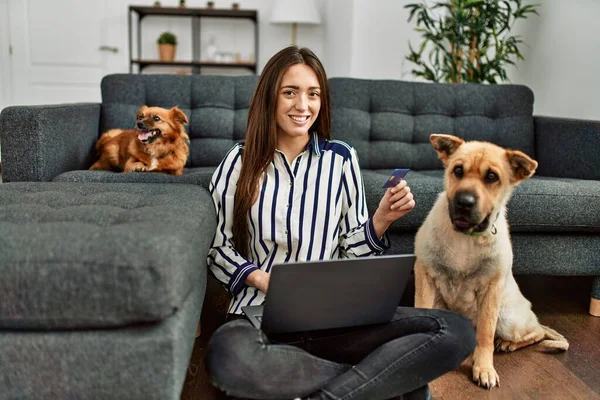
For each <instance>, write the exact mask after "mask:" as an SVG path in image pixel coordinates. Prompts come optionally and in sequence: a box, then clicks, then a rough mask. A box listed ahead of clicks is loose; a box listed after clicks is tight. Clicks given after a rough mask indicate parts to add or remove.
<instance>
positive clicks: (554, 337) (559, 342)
mask: <svg viewBox="0 0 600 400" xmlns="http://www.w3.org/2000/svg"><path fill="white" fill-rule="evenodd" d="M540 326H541V327H542V329H543V330H544V339H543V340H542V341H541V342H540V346H541V347H542V348H544V349H545V350H547V351H567V349H568V348H569V342H568V341H567V339H566V338H565V337H564V336H563V335H561V334H560V333H558V332H556V331H555V330H554V329H552V328H549V327H547V326H546V325H540Z"/></svg>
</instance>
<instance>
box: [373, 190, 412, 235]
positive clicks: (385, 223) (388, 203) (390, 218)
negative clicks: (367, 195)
mask: <svg viewBox="0 0 600 400" xmlns="http://www.w3.org/2000/svg"><path fill="white" fill-rule="evenodd" d="M413 208H415V200H414V198H413V194H412V193H411V191H410V187H408V184H407V182H406V181H405V180H404V179H403V180H401V181H400V183H398V184H397V185H396V186H394V187H393V188H389V189H387V190H386V191H385V194H384V195H383V197H382V198H381V201H380V202H379V207H377V210H376V211H375V215H374V216H373V225H374V227H375V231H376V232H377V235H378V236H379V237H381V236H383V233H384V232H385V231H386V230H387V228H388V227H389V226H390V225H391V224H392V222H394V221H395V220H397V219H398V218H400V217H403V216H404V215H406V214H408V213H409V212H410V211H411V210H412V209H413Z"/></svg>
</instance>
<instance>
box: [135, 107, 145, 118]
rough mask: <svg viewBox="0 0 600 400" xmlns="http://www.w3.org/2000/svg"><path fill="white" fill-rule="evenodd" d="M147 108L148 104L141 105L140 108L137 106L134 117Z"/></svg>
mask: <svg viewBox="0 0 600 400" xmlns="http://www.w3.org/2000/svg"><path fill="white" fill-rule="evenodd" d="M147 109H148V106H147V105H145V104H144V105H143V106H141V107H140V108H138V110H137V113H136V114H135V116H136V118H137V116H138V115H140V113H143V112H144V111H146V110H147Z"/></svg>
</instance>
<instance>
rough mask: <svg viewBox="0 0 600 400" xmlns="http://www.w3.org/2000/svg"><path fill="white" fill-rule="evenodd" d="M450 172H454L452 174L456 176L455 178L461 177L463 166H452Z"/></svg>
mask: <svg viewBox="0 0 600 400" xmlns="http://www.w3.org/2000/svg"><path fill="white" fill-rule="evenodd" d="M452 173H453V174H454V176H456V177H457V178H459V179H460V178H462V177H463V174H464V171H463V167H461V166H460V165H458V166H456V167H454V170H453V171H452Z"/></svg>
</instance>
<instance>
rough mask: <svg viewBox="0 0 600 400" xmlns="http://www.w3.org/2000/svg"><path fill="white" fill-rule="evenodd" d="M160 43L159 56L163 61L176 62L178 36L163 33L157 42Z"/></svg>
mask: <svg viewBox="0 0 600 400" xmlns="http://www.w3.org/2000/svg"><path fill="white" fill-rule="evenodd" d="M156 42H157V43H158V54H159V57H160V60H161V61H173V60H175V50H176V49H177V36H175V35H174V34H173V33H171V32H163V33H162V34H161V35H160V36H159V37H158V40H157V41H156Z"/></svg>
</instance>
